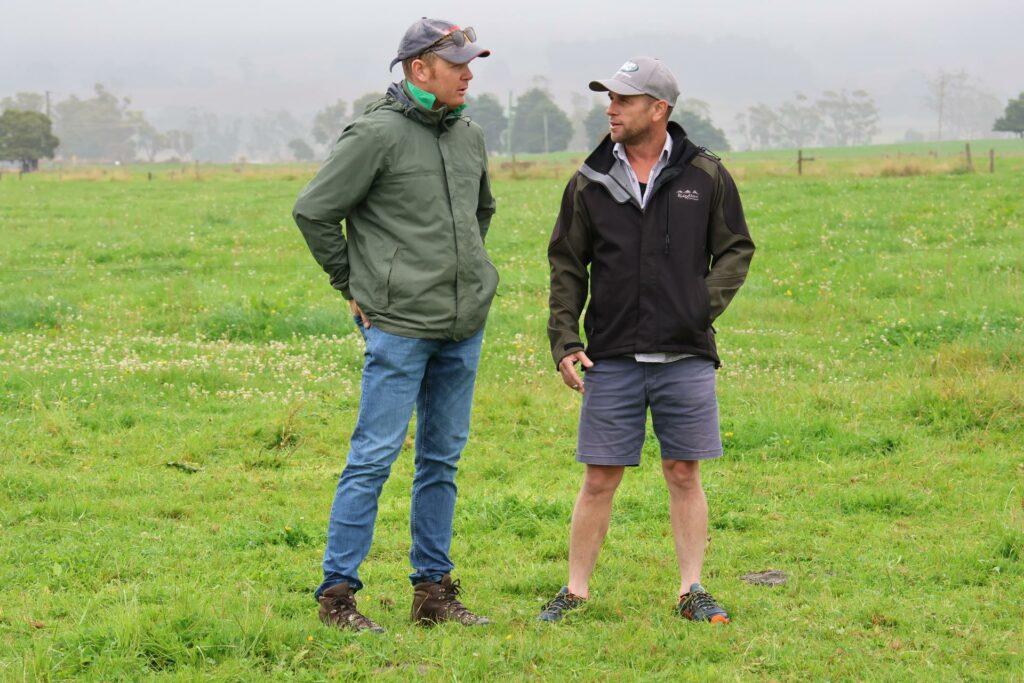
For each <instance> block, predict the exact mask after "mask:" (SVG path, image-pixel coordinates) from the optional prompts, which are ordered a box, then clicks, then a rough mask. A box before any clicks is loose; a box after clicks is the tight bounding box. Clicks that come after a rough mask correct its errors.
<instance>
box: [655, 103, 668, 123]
mask: <svg viewBox="0 0 1024 683" xmlns="http://www.w3.org/2000/svg"><path fill="white" fill-rule="evenodd" d="M654 109H655V111H656V112H657V113H656V115H655V117H654V118H655V119H656V120H658V121H665V120H667V119H668V102H666V101H665V100H658V101H656V102H655V103H654Z"/></svg>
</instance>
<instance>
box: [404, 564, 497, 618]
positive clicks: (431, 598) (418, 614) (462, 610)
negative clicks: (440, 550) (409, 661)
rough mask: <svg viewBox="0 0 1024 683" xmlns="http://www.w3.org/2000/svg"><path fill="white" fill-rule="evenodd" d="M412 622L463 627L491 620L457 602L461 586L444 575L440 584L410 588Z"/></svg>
mask: <svg viewBox="0 0 1024 683" xmlns="http://www.w3.org/2000/svg"><path fill="white" fill-rule="evenodd" d="M412 590H413V593H412V620H413V621H415V622H418V623H420V624H437V623H440V622H442V621H457V622H459V623H460V624H462V625H463V626H477V625H481V624H489V623H491V620H490V619H488V618H487V617H481V616H479V615H476V614H473V613H472V612H470V611H469V610H468V609H466V606H465V605H463V604H462V603H461V602H459V600H458V595H459V593H461V592H462V586H461V585H460V584H459V582H458V581H457V580H456V581H452V577H451V574H445V575H444V576H443V577H441V581H440V582H435V581H422V582H420V583H417V584H416V585H415V586H413V587H412Z"/></svg>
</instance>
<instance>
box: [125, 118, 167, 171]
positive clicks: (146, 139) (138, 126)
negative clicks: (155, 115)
mask: <svg viewBox="0 0 1024 683" xmlns="http://www.w3.org/2000/svg"><path fill="white" fill-rule="evenodd" d="M128 118H129V120H131V121H132V125H133V126H134V128H135V146H136V147H137V148H138V150H139V151H140V152H142V154H143V155H144V156H145V157H146V160H147V161H149V163H153V162H154V161H155V160H156V155H157V154H159V153H160V152H161V151H162V150H164V149H166V148H167V147H168V140H167V136H165V135H164V134H163V133H161V132H160V131H158V130H157V129H156V128H155V127H154V126H153V124H151V123H150V122H149V121H147V120H146V119H145V117H144V116H143V115H142V112H130V113H129V117H128Z"/></svg>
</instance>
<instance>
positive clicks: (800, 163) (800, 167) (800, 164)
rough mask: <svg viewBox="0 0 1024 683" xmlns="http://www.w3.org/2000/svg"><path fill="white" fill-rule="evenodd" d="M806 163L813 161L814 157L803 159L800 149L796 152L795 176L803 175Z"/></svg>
mask: <svg viewBox="0 0 1024 683" xmlns="http://www.w3.org/2000/svg"><path fill="white" fill-rule="evenodd" d="M806 161H814V157H805V156H804V151H803V150H802V149H798V150H797V151H796V174H797V175H803V174H804V162H806Z"/></svg>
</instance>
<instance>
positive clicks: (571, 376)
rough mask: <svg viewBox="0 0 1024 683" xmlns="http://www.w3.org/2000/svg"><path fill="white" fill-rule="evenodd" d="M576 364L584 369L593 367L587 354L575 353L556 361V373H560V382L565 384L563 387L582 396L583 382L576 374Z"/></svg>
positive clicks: (592, 362)
mask: <svg viewBox="0 0 1024 683" xmlns="http://www.w3.org/2000/svg"><path fill="white" fill-rule="evenodd" d="M576 363H582V364H583V367H585V368H592V367H594V361H592V360H590V359H589V358H587V354H585V353H583V352H582V351H576V352H575V353H570V354H569V355H568V356H566V357H565V358H563V359H562V360H560V361H558V371H559V372H560V373H562V381H563V382H565V386H567V387H569V388H570V389H575V390H576V391H578V392H580V393H581V394H582V393H583V380H582V379H581V378H580V376H579V375H578V374H576Z"/></svg>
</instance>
